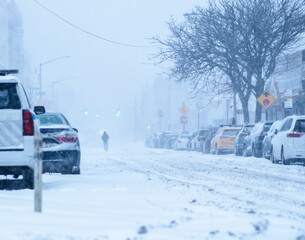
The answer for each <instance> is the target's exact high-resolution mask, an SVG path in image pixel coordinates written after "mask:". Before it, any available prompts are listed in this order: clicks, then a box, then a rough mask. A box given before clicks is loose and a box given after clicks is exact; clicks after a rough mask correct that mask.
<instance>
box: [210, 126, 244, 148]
mask: <svg viewBox="0 0 305 240" xmlns="http://www.w3.org/2000/svg"><path fill="white" fill-rule="evenodd" d="M240 129H241V128H240V127H233V126H221V127H220V128H219V130H218V131H217V133H216V135H215V136H214V137H213V139H212V141H211V153H212V154H221V153H233V152H234V142H235V137H236V135H237V133H238V132H239V131H240Z"/></svg>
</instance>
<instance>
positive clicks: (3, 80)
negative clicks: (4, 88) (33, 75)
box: [0, 75, 19, 83]
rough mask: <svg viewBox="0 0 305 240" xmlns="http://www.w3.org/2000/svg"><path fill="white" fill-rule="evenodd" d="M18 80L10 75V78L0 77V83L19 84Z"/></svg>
mask: <svg viewBox="0 0 305 240" xmlns="http://www.w3.org/2000/svg"><path fill="white" fill-rule="evenodd" d="M18 82H19V80H18V78H16V77H14V76H11V75H8V76H1V75H0V83H18Z"/></svg>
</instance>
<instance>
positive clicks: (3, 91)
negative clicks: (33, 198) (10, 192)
mask: <svg viewBox="0 0 305 240" xmlns="http://www.w3.org/2000/svg"><path fill="white" fill-rule="evenodd" d="M16 73H18V71H17V70H0V175H13V176H14V177H15V178H18V176H19V175H22V176H23V182H24V183H25V187H27V188H33V187H34V158H35V135H36V134H39V129H38V125H37V124H38V120H36V117H35V114H34V113H33V112H32V111H31V106H30V103H29V100H28V98H27V95H26V92H25V90H24V87H23V85H22V84H21V82H19V81H18V79H17V78H16V77H14V76H12V75H10V74H16Z"/></svg>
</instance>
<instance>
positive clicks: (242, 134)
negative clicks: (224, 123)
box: [239, 132, 248, 136]
mask: <svg viewBox="0 0 305 240" xmlns="http://www.w3.org/2000/svg"><path fill="white" fill-rule="evenodd" d="M239 136H248V133H245V132H242V133H240V134H239Z"/></svg>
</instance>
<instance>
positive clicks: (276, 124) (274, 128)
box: [263, 120, 282, 159]
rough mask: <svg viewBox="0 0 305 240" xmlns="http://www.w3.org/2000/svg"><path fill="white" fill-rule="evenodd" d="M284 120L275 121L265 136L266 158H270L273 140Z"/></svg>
mask: <svg viewBox="0 0 305 240" xmlns="http://www.w3.org/2000/svg"><path fill="white" fill-rule="evenodd" d="M281 124H282V121H280V120H278V121H275V122H274V123H273V124H272V125H271V127H270V129H269V131H268V133H267V135H266V136H265V138H264V140H263V157H264V158H266V159H269V158H270V151H271V140H272V139H273V138H274V137H275V135H276V134H275V132H276V131H278V130H279V128H280V127H281Z"/></svg>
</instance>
